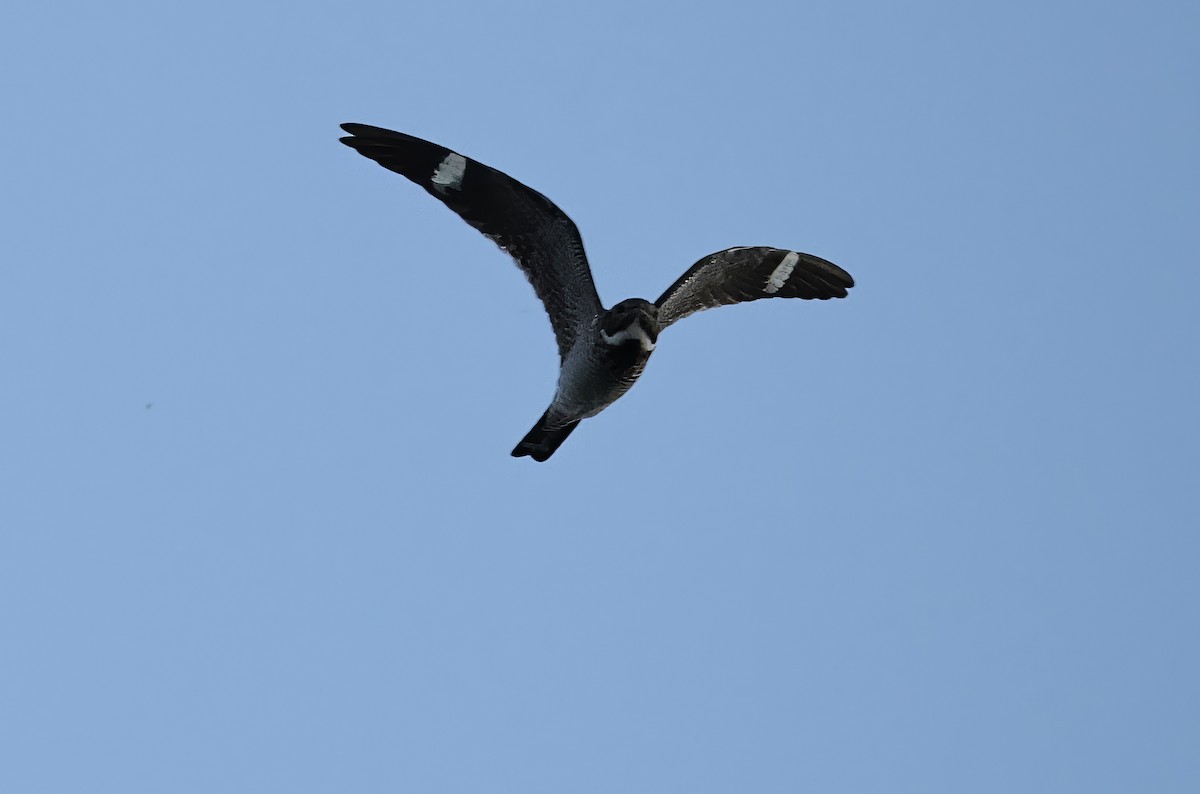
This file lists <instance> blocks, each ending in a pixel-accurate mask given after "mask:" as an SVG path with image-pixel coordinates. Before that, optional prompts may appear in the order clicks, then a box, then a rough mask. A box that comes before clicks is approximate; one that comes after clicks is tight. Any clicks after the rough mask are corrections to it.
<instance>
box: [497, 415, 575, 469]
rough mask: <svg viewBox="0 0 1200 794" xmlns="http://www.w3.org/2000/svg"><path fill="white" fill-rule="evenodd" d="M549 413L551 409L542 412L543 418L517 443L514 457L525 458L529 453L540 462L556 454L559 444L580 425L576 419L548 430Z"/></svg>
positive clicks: (513, 452)
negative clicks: (547, 418) (547, 419)
mask: <svg viewBox="0 0 1200 794" xmlns="http://www.w3.org/2000/svg"><path fill="white" fill-rule="evenodd" d="M549 415H550V412H549V411H546V413H544V414H542V418H541V419H539V420H538V421H537V424H536V425H534V426H533V429H532V430H530V431H529V432H528V433H526V434H525V438H523V439H521V443H520V444H517V448H516V449H514V450H513V451H512V454H513V457H514V458H523V457H525V456H526V455H529V456H530V457H532V458H533V459H534V460H536V461H537V462H538V463H541V462H542V461H544V460H548V459H549V457H550V456H551V455H553V454H554V450H556V449H558V447H559V445H561V444H562V442H564V441H566V440H567V436H569V435H571V431H572V430H574V429H575V428H576V427H578V426H579V422H578V421H574V422H572V423H571V424H569V425H567V426H566V427H562V428H559V429H557V430H548V429H547V428H546V417H547V416H549Z"/></svg>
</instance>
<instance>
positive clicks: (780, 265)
mask: <svg viewBox="0 0 1200 794" xmlns="http://www.w3.org/2000/svg"><path fill="white" fill-rule="evenodd" d="M853 286H854V279H853V278H851V277H850V274H849V273H847V272H846V271H845V270H842V269H841V268H840V267H838V266H837V265H835V264H833V263H832V262H826V261H825V260H824V259H821V258H820V257H819V256H813V255H812V254H802V253H800V252H798V251H785V250H784V249H782V248H767V247H763V246H755V247H743V248H729V249H726V250H724V251H718V252H717V253H715V254H709V255H708V256H706V257H704V258H703V259H701V260H700V261H699V262H697V263H696V264H694V265H692V266H691V267H690V268H689V269H688V271H687V272H686V273H684V274H683V275H682V276H680V277H679V280H678V281H676V282H675V283H674V284H672V285H671V286H670V287H668V288H667V291H666V292H664V293H663V294H662V297H660V298H659V299H658V300H657V301H656V302H655V303H656V305H657V306H658V323H659V326H660V327H661V328H666V327H667V326H668V325H670V324H671V323H673V322H675V321H676V320H680V319H683V318H684V317H687V316H688V315H689V314H695V313H696V312H699V311H703V310H705V309H711V308H713V307H716V306H726V305H728V304H731V303H742V302H744V301H756V300H758V299H760V298H805V299H813V298H815V299H817V300H826V299H828V298H844V297H846V290H848V289H850V288H851V287H853Z"/></svg>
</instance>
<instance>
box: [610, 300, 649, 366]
mask: <svg viewBox="0 0 1200 794" xmlns="http://www.w3.org/2000/svg"><path fill="white" fill-rule="evenodd" d="M658 331H659V326H658V307H657V306H655V305H654V304H653V303H651V302H650V301H647V300H642V299H641V298H629V299H627V300H623V301H621V302H620V303H618V304H617V305H616V306H614V307H612V308H611V309H609V310H608V311H606V312H605V313H604V315H603V316H602V317H601V318H600V341H602V342H603V343H604V344H606V345H609V346H611V347H621V346H625V345H637V346H639V347H640V348H641V349H642V352H645V353H649V352H650V351H651V350H653V349H654V345H655V344H657V342H658Z"/></svg>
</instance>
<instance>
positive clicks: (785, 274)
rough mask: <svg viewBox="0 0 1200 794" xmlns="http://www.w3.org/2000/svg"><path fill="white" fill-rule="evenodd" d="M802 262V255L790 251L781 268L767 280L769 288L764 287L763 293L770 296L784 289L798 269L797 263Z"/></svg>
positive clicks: (777, 268)
mask: <svg viewBox="0 0 1200 794" xmlns="http://www.w3.org/2000/svg"><path fill="white" fill-rule="evenodd" d="M799 261H800V254H798V253H796V252H795V251H788V254H787V256H785V257H784V258H783V261H782V262H780V263H779V266H778V267H776V268H775V270H773V271H772V272H771V275H770V277H769V278H768V279H767V286H765V287H763V292H765V293H767V294H768V295H773V294H775V293H776V292H779V290H781V289H783V285H784V284H786V283H787V280H788V278H789V277H790V276H791V275H792V271H793V270H795V269H796V263H797V262H799Z"/></svg>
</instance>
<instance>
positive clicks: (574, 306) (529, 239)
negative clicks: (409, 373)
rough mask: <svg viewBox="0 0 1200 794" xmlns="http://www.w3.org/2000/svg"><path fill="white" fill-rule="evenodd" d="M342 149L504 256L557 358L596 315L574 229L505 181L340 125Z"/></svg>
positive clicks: (389, 134) (436, 151) (433, 149)
mask: <svg viewBox="0 0 1200 794" xmlns="http://www.w3.org/2000/svg"><path fill="white" fill-rule="evenodd" d="M342 129H343V130H345V131H346V132H348V133H350V135H349V136H348V137H345V138H342V139H341V141H342V143H344V144H346V145H347V146H349V147H350V148H352V149H354V150H355V151H357V152H358V153H359V154H361V155H363V156H364V157H368V158H370V159H372V160H374V161H375V162H377V163H379V164H380V165H382V166H383V167H384V168H386V169H388V170H389V171H395V172H396V173H397V174H400V175H401V176H404V177H407V178H408V179H410V180H412V181H413V182H415V183H416V184H418V185H420V186H421V187H422V188H424V189H425V191H426V192H427V193H429V195H431V196H433V197H434V198H436V199H437V200H438V201H440V202H442V203H443V204H445V205H446V206H447V207H449V208H450V209H451V210H453V211H454V212H455V213H456V214H457V215H458V216H459V217H460V218H462V219H463V220H464V221H466V222H467V223H469V224H470V225H471V226H473V227H475V228H476V229H478V230H479V231H480V232H482V233H483V234H484V235H485V236H486V237H488V238H489V239H491V240H492V241H493V242H495V243H496V244H497V245H498V246H500V248H501V249H503V250H504V251H506V252H507V253H508V254H509V255H510V256H512V258H513V259H514V260H516V263H517V266H518V267H520V268H521V270H522V271H523V272H524V273H525V276H526V277H527V278H528V279H529V282H530V283H531V284H532V285H533V289H534V292H536V293H537V296H538V298H540V299H541V301H542V305H543V306H545V307H546V313H547V314H548V315H550V325H551V326H552V327H553V329H554V336H555V338H556V339H557V341H558V352H559V356H560V358H565V357H566V354H567V351H568V350H570V348H571V345H572V343H573V342H574V341H575V336H576V334H577V333H578V330H579V329H580V328H583V327H585V326H586V325H587V324H588V323H590V322H591V320H592V318H593V317H595V316H596V315H597V314H599V313H600V312H601V311H603V308H602V307H601V304H600V296H599V295H597V294H596V285H595V283H594V282H593V281H592V273H591V270H590V269H589V267H588V263H587V255H586V254H585V253H584V250H583V240H582V239H581V238H580V236H579V230H578V229H577V228H576V227H575V224H574V222H572V221H571V219H570V218H568V217H567V215H566V213H564V212H563V211H562V210H561V209H559V208H558V207H557V206H555V204H554V202H552V201H550V199H548V198H546V197H545V196H543V195H542V194H541V193H538V192H537V191H536V190H533V189H531V188H529V187H526V186H525V185H523V184H521V183H520V182H518V181H517V180H515V179H513V178H512V177H510V176H508V175H507V174H504V173H502V172H500V171H497V170H496V169H494V168H490V167H488V166H486V165H484V164H483V163H480V162H477V161H475V160H472V159H470V158H468V157H464V156H463V155H460V154H458V153H456V152H452V151H451V150H449V149H447V148H445V147H444V146H439V145H437V144H435V143H430V142H429V141H425V140H422V139H420V138H415V137H413V136H411V135H405V134H404V133H402V132H394V131H392V130H387V129H383V128H382V127H372V126H369V125H367V124H343V125H342Z"/></svg>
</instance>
